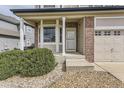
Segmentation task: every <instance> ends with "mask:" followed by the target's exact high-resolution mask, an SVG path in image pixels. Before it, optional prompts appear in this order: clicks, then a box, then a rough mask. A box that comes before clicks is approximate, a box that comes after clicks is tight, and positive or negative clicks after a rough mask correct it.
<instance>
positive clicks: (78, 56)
mask: <svg viewBox="0 0 124 93" xmlns="http://www.w3.org/2000/svg"><path fill="white" fill-rule="evenodd" d="M65 57H66V58H67V59H72V58H73V59H85V56H84V55H69V54H66V55H65Z"/></svg>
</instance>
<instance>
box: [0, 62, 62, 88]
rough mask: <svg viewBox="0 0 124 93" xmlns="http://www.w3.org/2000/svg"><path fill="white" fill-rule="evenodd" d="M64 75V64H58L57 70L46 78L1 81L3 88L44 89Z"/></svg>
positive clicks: (17, 78) (13, 78)
mask: <svg viewBox="0 0 124 93" xmlns="http://www.w3.org/2000/svg"><path fill="white" fill-rule="evenodd" d="M62 75H63V72H62V64H58V65H57V66H56V68H55V69H54V70H53V71H51V72H50V73H48V74H47V75H44V76H38V77H24V78H23V77H20V76H14V77H12V78H8V79H6V80H3V81H0V87H1V88H42V87H48V86H49V85H50V84H52V83H53V82H55V81H56V80H58V79H59V78H60V77H61V76H62Z"/></svg>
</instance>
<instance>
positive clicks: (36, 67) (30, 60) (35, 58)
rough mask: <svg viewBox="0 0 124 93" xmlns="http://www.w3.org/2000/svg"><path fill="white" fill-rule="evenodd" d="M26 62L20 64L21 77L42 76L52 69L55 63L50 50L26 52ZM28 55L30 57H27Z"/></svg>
mask: <svg viewBox="0 0 124 93" xmlns="http://www.w3.org/2000/svg"><path fill="white" fill-rule="evenodd" d="M25 52H26V54H27V55H26V58H27V59H26V61H23V62H21V67H22V68H21V70H20V74H21V75H22V76H39V75H44V74H47V73H48V72H50V71H51V70H53V69H54V67H55V65H56V63H55V59H54V56H53V53H52V51H51V50H48V49H46V48H43V49H40V48H39V49H33V50H27V51H25ZM29 55H30V56H29Z"/></svg>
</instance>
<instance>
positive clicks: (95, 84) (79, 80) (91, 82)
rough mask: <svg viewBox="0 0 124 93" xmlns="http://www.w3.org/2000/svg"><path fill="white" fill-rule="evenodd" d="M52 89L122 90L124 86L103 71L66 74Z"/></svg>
mask: <svg viewBox="0 0 124 93" xmlns="http://www.w3.org/2000/svg"><path fill="white" fill-rule="evenodd" d="M50 87H52V88H121V87H124V84H123V83H122V82H121V81H119V80H118V79H116V78H115V77H113V76H112V75H110V74H109V73H107V72H103V71H92V72H88V71H84V72H66V73H64V75H63V77H62V79H61V80H58V81H57V82H56V83H54V84H52V85H51V86H50Z"/></svg>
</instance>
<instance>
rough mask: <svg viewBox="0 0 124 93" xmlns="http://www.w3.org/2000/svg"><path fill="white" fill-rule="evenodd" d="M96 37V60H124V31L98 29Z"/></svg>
mask: <svg viewBox="0 0 124 93" xmlns="http://www.w3.org/2000/svg"><path fill="white" fill-rule="evenodd" d="M94 39H95V43H94V55H95V56H94V60H95V61H96V62H124V31H119V32H118V31H108V32H106V31H96V32H95V38H94Z"/></svg>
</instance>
